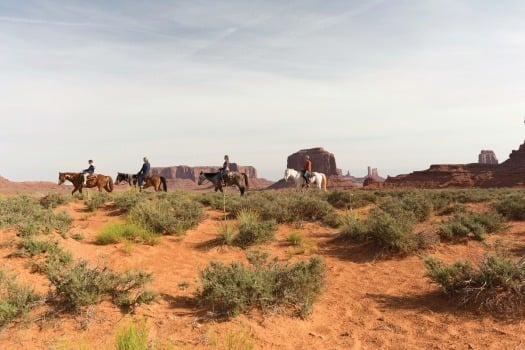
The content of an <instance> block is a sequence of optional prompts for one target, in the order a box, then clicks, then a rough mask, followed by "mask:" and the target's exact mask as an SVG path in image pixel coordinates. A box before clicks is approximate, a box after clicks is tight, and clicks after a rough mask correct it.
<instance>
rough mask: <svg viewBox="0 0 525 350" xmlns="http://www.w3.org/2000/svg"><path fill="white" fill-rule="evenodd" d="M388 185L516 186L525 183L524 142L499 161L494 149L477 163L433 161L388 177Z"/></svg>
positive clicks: (423, 186) (483, 153)
mask: <svg viewBox="0 0 525 350" xmlns="http://www.w3.org/2000/svg"><path fill="white" fill-rule="evenodd" d="M384 186H385V187H417V188H447V187H484V188H487V187H516V186H518V187H519V186H525V143H523V144H521V145H520V147H519V149H518V150H513V151H512V152H511V153H510V155H509V158H508V159H507V160H506V161H504V162H503V163H501V164H498V161H497V158H496V156H495V154H494V152H492V151H486V150H484V151H481V153H480V155H479V157H478V163H469V164H434V165H431V166H430V168H429V169H427V170H422V171H414V172H412V173H410V174H406V175H398V176H395V177H388V178H387V179H386V180H385V183H384Z"/></svg>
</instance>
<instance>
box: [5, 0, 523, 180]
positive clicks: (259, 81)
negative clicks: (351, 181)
mask: <svg viewBox="0 0 525 350" xmlns="http://www.w3.org/2000/svg"><path fill="white" fill-rule="evenodd" d="M524 18H525V2H523V1H521V0H516V1H512V0H500V1H492V0H490V1H488V0H385V1H381V0H343V1H339V0H331V1H326V0H297V1H286V0H266V1H256V0H253V1H246V0H237V1H224V0H190V1H178V0H144V1H137V0H112V1H107V0H89V1H88V0H85V1H75V0H62V1H61V0H24V1H19V0H0V123H1V125H0V176H3V177H5V178H7V179H9V180H11V181H57V177H58V172H59V171H77V170H78V171H81V170H82V169H85V168H87V166H88V159H93V160H94V161H95V165H96V167H97V172H98V173H102V174H106V175H112V176H115V175H116V174H117V172H119V171H120V172H137V171H138V170H139V169H140V167H141V166H142V158H143V157H144V156H147V157H148V158H149V159H150V162H151V165H152V166H153V167H163V166H175V165H188V166H207V165H216V166H220V165H221V164H222V161H223V156H224V155H225V154H228V155H229V156H230V161H231V162H235V163H237V164H239V165H251V166H254V167H255V168H256V169H257V174H258V176H259V177H261V178H266V179H269V180H274V181H276V180H279V179H280V178H282V177H283V173H284V170H285V168H286V161H287V157H288V156H289V155H291V154H292V153H295V152H297V151H299V150H301V149H307V148H313V147H323V148H324V149H325V150H326V151H328V152H330V153H333V154H334V156H335V159H336V165H337V167H338V168H340V169H341V170H342V172H343V173H344V174H346V173H347V172H350V174H351V175H354V176H364V175H366V172H367V167H368V166H371V167H372V168H377V169H378V172H379V175H381V176H384V177H386V176H387V175H390V176H395V175H398V174H406V173H410V172H412V171H415V170H424V169H428V168H429V166H430V165H431V164H441V163H447V164H448V163H473V162H477V160H478V154H479V153H480V151H481V150H484V149H488V150H493V151H494V152H495V153H496V156H497V157H498V159H499V161H500V162H502V161H504V160H506V159H507V158H508V155H509V154H510V152H511V151H512V150H514V149H517V148H518V147H519V146H520V144H522V143H523V142H524V139H525V137H524V135H525V124H524V117H525V98H524V97H525V21H524V20H523V19H524Z"/></svg>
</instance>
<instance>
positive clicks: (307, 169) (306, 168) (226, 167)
mask: <svg viewBox="0 0 525 350" xmlns="http://www.w3.org/2000/svg"><path fill="white" fill-rule="evenodd" d="M142 160H143V164H142V167H141V168H140V170H139V171H138V173H137V181H138V185H139V188H140V189H142V188H143V183H144V179H146V178H147V177H148V176H149V175H150V170H151V165H150V163H149V160H148V158H147V157H144V158H142ZM88 164H89V167H88V168H87V169H84V170H82V177H83V185H84V186H86V183H87V180H88V176H90V175H93V174H94V173H95V164H94V162H93V160H92V159H90V160H89V161H88ZM229 172H230V157H229V156H228V155H227V154H226V155H224V163H222V167H221V168H219V177H220V180H221V183H222V184H224V182H225V181H224V180H225V177H226V176H227V175H228V173H229ZM302 173H303V177H304V179H305V180H306V187H309V185H308V184H309V182H310V175H311V174H312V161H311V160H310V156H309V155H305V156H304V165H303V169H302Z"/></svg>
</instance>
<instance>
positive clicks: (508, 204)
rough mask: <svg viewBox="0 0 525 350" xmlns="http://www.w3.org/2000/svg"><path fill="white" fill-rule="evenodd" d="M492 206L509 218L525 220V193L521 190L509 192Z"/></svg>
mask: <svg viewBox="0 0 525 350" xmlns="http://www.w3.org/2000/svg"><path fill="white" fill-rule="evenodd" d="M492 207H493V208H494V209H495V210H496V211H497V212H498V213H499V214H501V215H503V216H504V217H506V218H507V219H509V220H519V221H522V220H525V194H523V193H521V192H519V193H511V194H508V195H507V196H505V197H504V198H502V199H500V200H498V201H496V202H494V203H493V205H492Z"/></svg>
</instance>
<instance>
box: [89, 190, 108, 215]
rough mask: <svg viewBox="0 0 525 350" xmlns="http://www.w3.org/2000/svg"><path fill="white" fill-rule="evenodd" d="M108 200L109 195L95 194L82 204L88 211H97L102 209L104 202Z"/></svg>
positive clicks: (103, 193)
mask: <svg viewBox="0 0 525 350" xmlns="http://www.w3.org/2000/svg"><path fill="white" fill-rule="evenodd" d="M108 200H109V195H108V194H107V193H105V192H101V193H95V194H94V195H93V196H91V198H90V199H88V200H86V201H85V202H84V204H86V206H87V207H88V209H89V210H90V211H97V210H98V209H100V208H103V207H104V205H105V204H106V202H107V201H108Z"/></svg>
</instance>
